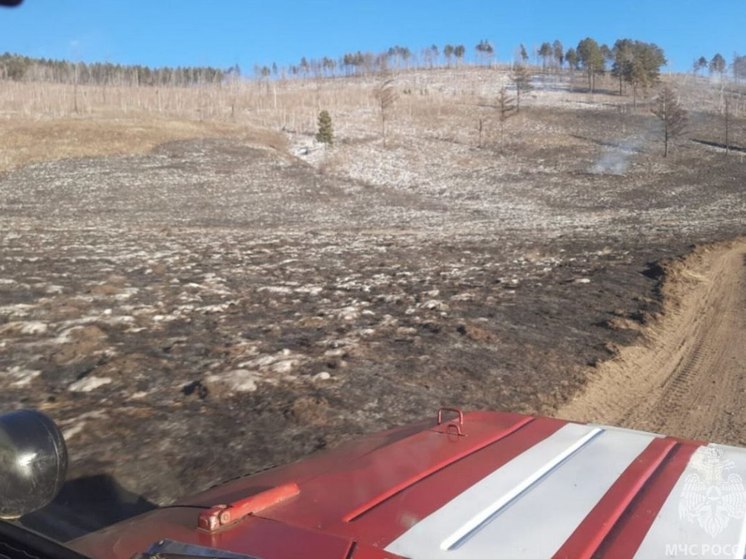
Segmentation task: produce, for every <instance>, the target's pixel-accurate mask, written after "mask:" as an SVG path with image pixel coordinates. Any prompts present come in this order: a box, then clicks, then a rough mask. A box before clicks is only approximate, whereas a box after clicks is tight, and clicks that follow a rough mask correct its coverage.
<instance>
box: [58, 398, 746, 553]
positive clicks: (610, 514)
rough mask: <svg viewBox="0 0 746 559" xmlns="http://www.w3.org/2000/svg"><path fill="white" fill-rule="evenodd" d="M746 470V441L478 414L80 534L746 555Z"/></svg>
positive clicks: (404, 547)
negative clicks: (738, 444)
mask: <svg viewBox="0 0 746 559" xmlns="http://www.w3.org/2000/svg"><path fill="white" fill-rule="evenodd" d="M743 476H746V451H744V450H743V449H739V448H734V447H727V446H722V445H712V444H710V445H707V444H704V443H701V442H697V441H684V440H680V439H675V438H670V437H661V436H658V435H654V434H650V433H642V432H638V431H629V430H624V429H618V428H613V427H600V426H595V425H585V424H578V423H572V422H567V421H563V420H558V419H549V418H536V417H529V416H523V415H518V414H509V413H487V412H474V413H468V414H464V415H463V416H455V418H454V419H452V420H450V421H442V422H436V421H430V422H423V423H420V424H417V425H412V426H409V427H405V428H401V429H396V430H393V431H388V432H386V433H382V434H378V435H374V436H370V437H366V438H364V439H361V440H359V441H356V442H354V443H352V444H349V445H347V446H344V447H341V448H339V449H336V450H333V451H330V452H326V453H323V454H319V455H316V456H313V457H311V458H308V459H306V460H303V461H300V462H298V463H295V464H291V465H289V466H285V467H282V468H277V469H274V470H270V471H268V472H263V473H261V474H258V475H255V476H250V477H246V478H242V479H239V480H236V481H233V482H230V483H227V484H225V485H222V486H219V487H216V488H214V489H211V490H209V491H207V492H205V493H202V494H199V495H197V496H195V497H192V498H189V499H185V500H183V501H181V502H179V503H176V504H175V505H174V506H171V507H166V508H162V509H159V510H157V511H153V512H150V513H148V514H145V515H142V516H140V517H136V518H134V519H131V520H129V521H126V522H123V523H120V524H117V525H115V526H111V527H109V528H107V529H105V530H102V531H100V532H96V533H93V534H90V535H88V536H85V537H84V538H80V539H78V540H76V541H74V542H72V544H71V546H72V547H73V548H75V549H77V550H78V551H81V552H82V553H84V554H87V555H89V556H91V557H95V558H101V559H104V558H107V559H109V558H116V559H129V558H130V557H131V556H132V555H134V554H135V553H138V552H142V551H144V550H145V549H147V548H148V547H149V546H150V545H151V544H152V543H154V542H156V541H159V540H163V539H171V540H177V541H179V542H186V543H192V544H197V545H201V546H205V547H210V548H218V549H224V550H227V551H232V552H237V553H243V554H247V555H250V556H252V557H257V558H259V559H285V558H296V557H319V558H330V559H337V558H339V559H366V558H367V559H374V558H385V557H389V558H395V557H407V558H412V559H437V558H440V557H442V558H459V559H460V558H469V559H481V558H483V557H484V558H487V557H490V558H493V557H532V558H533V557H536V558H538V557H567V558H572V559H576V558H580V557H614V558H618V557H667V556H676V555H682V554H687V555H688V556H692V555H694V556H708V555H712V554H713V553H717V554H719V555H720V556H723V555H725V556H728V557H739V558H742V557H744V548H746V525H745V524H744V519H745V518H746V489H745V488H744V482H743ZM216 505H224V506H225V507H224V508H214V507H216ZM221 515H222V516H221ZM221 518H222V519H223V520H227V521H226V522H225V525H220V523H221V520H220V519H221ZM210 522H213V526H212V529H210V526H209V523H210ZM200 523H201V527H200Z"/></svg>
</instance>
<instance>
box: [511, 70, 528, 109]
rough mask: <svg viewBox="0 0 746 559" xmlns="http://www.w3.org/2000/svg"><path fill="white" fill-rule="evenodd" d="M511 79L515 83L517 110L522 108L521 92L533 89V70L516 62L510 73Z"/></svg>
mask: <svg viewBox="0 0 746 559" xmlns="http://www.w3.org/2000/svg"><path fill="white" fill-rule="evenodd" d="M510 80H511V81H512V82H513V84H515V98H516V112H518V111H520V110H521V93H523V92H524V91H531V90H532V89H533V86H532V85H531V72H530V71H529V69H528V67H527V66H524V65H523V64H516V65H515V66H513V71H512V72H511V74H510Z"/></svg>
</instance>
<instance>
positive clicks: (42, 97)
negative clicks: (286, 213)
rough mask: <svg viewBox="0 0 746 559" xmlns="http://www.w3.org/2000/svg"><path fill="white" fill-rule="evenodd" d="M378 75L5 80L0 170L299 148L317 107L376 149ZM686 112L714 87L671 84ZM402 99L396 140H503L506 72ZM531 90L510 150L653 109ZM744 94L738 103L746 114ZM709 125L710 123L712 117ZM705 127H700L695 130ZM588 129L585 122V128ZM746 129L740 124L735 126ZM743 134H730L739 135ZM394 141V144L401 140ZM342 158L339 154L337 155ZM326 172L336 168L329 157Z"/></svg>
mask: <svg viewBox="0 0 746 559" xmlns="http://www.w3.org/2000/svg"><path fill="white" fill-rule="evenodd" d="M381 79H382V78H381V77H365V78H330V79H317V80H292V81H286V80H279V81H264V82H261V81H260V82H235V83H228V84H222V85H213V86H204V87H191V88H181V87H160V88H154V87H125V86H116V87H114V86H108V87H101V86H80V87H74V86H72V85H61V84H43V83H15V82H0V135H1V136H0V171H4V170H9V169H13V168H17V167H19V166H23V165H26V164H28V163H33V162H37V161H42V160H49V159H60V158H67V157H85V156H100V155H114V154H125V153H142V152H146V151H148V150H150V149H152V148H153V147H154V146H156V145H158V144H161V143H163V142H167V141H171V140H181V139H190V138H196V137H226V136H227V137H239V138H242V139H247V140H250V141H254V142H256V143H260V144H263V145H268V146H270V147H272V148H274V149H278V150H285V149H287V143H288V139H289V140H290V142H292V143H298V142H301V143H304V142H308V141H310V139H311V138H312V137H313V134H314V133H315V131H316V127H317V117H318V114H319V112H320V111H321V110H328V111H329V112H330V113H331V116H332V120H333V124H334V129H335V134H336V136H337V138H338V140H339V141H340V143H343V144H344V143H346V144H348V145H351V144H359V143H370V142H372V141H373V142H375V140H376V138H377V137H378V136H379V119H378V114H377V110H376V103H375V99H374V98H373V91H374V90H375V88H376V86H377V85H379V84H380V82H381ZM666 79H667V80H674V81H676V85H677V89H678V90H679V92H680V93H681V95H682V100H684V102H685V104H686V105H687V107H688V108H691V109H699V110H703V109H704V110H706V111H708V112H711V113H717V112H718V110H719V103H721V100H722V94H721V93H722V92H721V91H720V90H719V88H718V87H715V85H716V84H715V85H713V84H712V83H709V82H707V81H706V80H694V79H693V78H691V77H687V76H679V77H667V78H666ZM394 80H395V81H394V83H395V87H396V88H397V90H398V92H399V94H400V95H399V99H398V101H397V103H396V106H395V107H394V110H393V114H392V115H391V119H390V120H391V131H392V138H391V140H392V145H396V143H397V141H398V142H402V141H403V142H406V143H410V144H411V142H412V140H413V136H416V140H418V141H419V140H421V139H426V140H437V141H445V142H450V143H452V142H455V143H459V144H463V145H476V144H477V143H478V136H477V134H478V133H477V130H476V126H477V123H478V122H479V120H483V122H484V125H485V132H484V135H485V136H484V138H483V141H484V142H485V143H486V144H488V145H494V144H496V143H500V141H499V137H498V135H497V134H498V125H497V123H496V111H495V110H494V108H491V107H490V105H494V102H495V101H494V100H495V97H496V95H497V93H498V91H499V89H500V88H501V87H503V86H504V85H509V79H508V74H507V71H506V70H505V69H502V70H495V69H485V68H468V67H463V68H451V69H435V70H416V71H408V72H401V73H398V74H396V75H395V76H394ZM533 81H534V85H535V90H534V91H532V92H530V93H529V94H527V95H525V97H524V99H523V100H522V105H523V106H524V107H525V108H528V107H533V108H534V109H535V110H536V111H538V112H537V113H536V114H534V115H532V116H524V114H521V115H520V116H519V117H517V118H516V119H513V120H512V121H511V122H509V123H508V125H507V127H506V136H507V140H506V141H507V143H509V142H510V141H520V142H524V143H525V142H528V143H536V142H540V143H542V144H543V145H545V146H548V145H555V144H558V145H567V144H568V143H575V142H576V140H574V139H573V138H572V136H571V135H568V134H567V130H566V128H567V127H566V126H565V125H564V124H563V125H560V126H556V123H554V122H552V121H553V117H552V112H553V111H555V110H556V109H557V108H561V109H567V111H563V114H565V116H564V117H563V119H564V120H567V119H574V118H575V117H573V116H571V115H572V113H578V117H577V118H578V119H582V116H581V113H584V111H586V110H589V109H590V110H600V111H605V112H608V113H610V114H611V113H613V114H619V115H620V123H621V125H622V127H624V126H625V119H623V118H622V117H621V115H623V114H624V115H630V114H632V113H637V114H638V115H642V114H643V113H644V114H648V108H647V107H646V106H645V103H650V101H651V96H652V94H653V92H648V95H647V99H639V100H638V101H639V104H638V106H637V108H636V109H632V98H631V96H630V95H628V96H621V97H620V96H618V95H616V94H615V91H616V87H617V84H616V82H615V80H613V79H611V78H608V79H605V80H601V81H600V83H599V86H600V90H599V91H598V92H597V93H595V94H594V95H590V94H588V93H587V91H585V89H584V87H585V84H584V77H583V76H582V74H580V73H575V75H552V74H547V75H540V74H537V75H535V76H534V80H533ZM745 99H746V96H743V97H739V98H738V103H737V104H736V105H735V106H734V112H735V113H736V115H742V114H743V112H744V110H746V107H744V106H743V105H744V103H745V102H746V101H744V100H745ZM708 120H711V119H708ZM696 126H700V123H696ZM580 128H584V126H583V125H582V123H579V124H578V129H580ZM736 128H738V127H736ZM741 134H742V132H741V130H740V129H736V130H734V135H733V136H734V137H735V138H738V137H739V136H740V135H741ZM397 137H398V140H397ZM338 158H339V157H338ZM329 163H330V164H329V165H328V167H330V168H334V167H337V166H338V165H335V164H334V162H333V161H331V162H329Z"/></svg>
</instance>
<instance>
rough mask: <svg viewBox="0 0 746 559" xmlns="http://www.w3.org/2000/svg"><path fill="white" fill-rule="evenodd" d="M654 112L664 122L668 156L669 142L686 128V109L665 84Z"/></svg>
mask: <svg viewBox="0 0 746 559" xmlns="http://www.w3.org/2000/svg"><path fill="white" fill-rule="evenodd" d="M652 112H653V114H654V115H655V116H657V117H658V119H660V121H661V122H662V123H663V157H668V142H669V141H670V140H673V139H675V138H676V137H677V136H678V135H680V134H681V133H682V132H683V131H684V129H685V128H686V123H687V113H686V110H684V107H682V106H681V103H680V102H679V100H678V98H677V97H676V94H675V93H674V91H673V90H672V89H671V88H670V87H668V86H665V87H664V88H663V90H662V91H661V92H660V94H659V95H658V97H657V99H656V106H655V108H654V109H652Z"/></svg>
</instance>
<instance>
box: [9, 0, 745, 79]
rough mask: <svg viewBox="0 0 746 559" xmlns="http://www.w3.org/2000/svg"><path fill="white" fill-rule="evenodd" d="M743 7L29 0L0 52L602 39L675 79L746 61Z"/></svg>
mask: <svg viewBox="0 0 746 559" xmlns="http://www.w3.org/2000/svg"><path fill="white" fill-rule="evenodd" d="M745 29H746V1H744V0H707V1H706V2H705V1H702V0H696V1H695V0H647V1H646V0H636V1H633V0H611V1H606V2H602V1H600V0H562V1H550V0H512V1H502V0H491V1H490V0H449V1H443V0H429V1H424V0H376V1H373V0H304V1H301V0H295V1H293V0H263V1H259V0H25V2H24V4H23V5H22V6H21V7H20V8H16V9H0V52H4V51H9V52H17V53H21V54H26V55H29V56H39V57H48V58H68V59H70V58H72V59H77V60H83V61H86V62H90V61H109V62H119V63H137V64H145V65H151V66H179V65H181V66H186V65H213V66H218V67H228V66H231V65H233V64H239V65H240V66H241V68H242V70H243V71H244V73H250V72H251V69H252V68H253V66H254V65H255V64H267V65H271V64H272V62H276V63H277V64H278V65H287V64H294V63H297V62H298V60H299V59H300V57H301V56H306V57H308V58H320V57H322V56H330V57H333V58H338V57H339V56H341V55H342V54H344V53H345V52H349V51H355V50H362V51H372V52H379V51H382V50H385V49H387V48H388V47H390V46H392V45H395V44H398V45H402V46H407V47H409V48H410V49H411V50H412V51H415V52H416V51H419V50H420V49H422V48H423V47H426V46H429V45H431V44H433V43H435V44H437V45H439V46H440V47H442V45H443V44H445V43H452V44H459V43H461V44H464V45H465V46H466V47H467V52H468V53H469V56H471V55H472V53H473V47H474V45H475V44H476V43H477V42H478V41H479V40H480V39H487V40H489V41H490V42H491V43H492V44H493V45H494V46H495V47H496V50H497V56H498V58H499V59H501V60H509V59H511V58H512V56H513V52H514V50H515V48H516V47H517V45H518V44H519V43H524V44H525V45H526V46H527V47H531V46H538V45H539V44H540V43H541V42H542V41H545V40H548V41H553V40H554V39H560V40H561V41H562V42H563V44H564V45H565V46H566V47H567V46H572V45H576V44H577V42H578V41H579V40H580V39H582V38H584V37H586V36H592V37H594V38H595V39H597V40H598V41H599V42H600V43H603V42H608V43H609V44H611V43H613V42H614V40H616V39H617V38H621V37H629V38H632V39H640V40H644V41H652V42H655V43H657V44H658V45H660V46H661V47H662V48H663V49H664V51H665V52H666V55H667V57H668V59H669V69H674V70H689V68H690V67H691V63H692V60H693V59H694V58H695V57H699V56H700V55H705V56H706V57H708V58H710V57H711V56H712V55H713V54H714V53H715V52H721V53H722V54H723V55H724V56H725V58H726V59H727V60H728V61H730V60H731V57H732V55H733V53H734V52H738V53H740V54H746V31H744V30H745Z"/></svg>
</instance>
